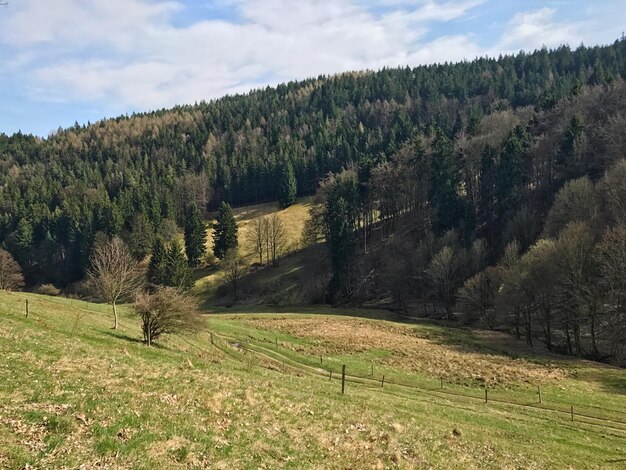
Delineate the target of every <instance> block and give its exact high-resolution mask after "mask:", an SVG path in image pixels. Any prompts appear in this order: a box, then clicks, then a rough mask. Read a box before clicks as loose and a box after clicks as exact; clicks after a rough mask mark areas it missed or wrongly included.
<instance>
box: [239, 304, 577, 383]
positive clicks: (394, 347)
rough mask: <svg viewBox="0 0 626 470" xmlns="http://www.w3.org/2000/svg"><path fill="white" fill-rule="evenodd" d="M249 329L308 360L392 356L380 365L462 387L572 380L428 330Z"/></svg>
mask: <svg viewBox="0 0 626 470" xmlns="http://www.w3.org/2000/svg"><path fill="white" fill-rule="evenodd" d="M243 322H244V323H247V324H248V325H250V326H253V327H255V328H261V329H266V330H275V331H281V332H283V333H287V334H290V335H292V336H294V337H297V338H305V339H308V340H314V344H303V345H285V346H287V347H291V348H292V349H293V350H296V351H298V352H303V353H306V354H312V355H316V354H324V355H337V354H357V353H361V352H365V351H368V350H370V349H376V350H382V351H388V352H389V355H388V356H386V357H384V358H379V359H377V361H378V362H380V363H382V364H385V365H388V366H392V367H397V368H399V369H404V370H408V371H413V372H420V373H423V374H426V375H429V376H435V377H439V376H442V377H444V378H445V379H446V380H448V381H454V382H459V383H467V382H485V383H487V384H488V385H491V386H494V385H498V386H506V385H509V384H514V383H521V382H527V383H546V382H553V381H558V380H560V379H562V378H564V377H566V376H567V375H568V373H567V371H566V370H565V369H563V368H562V367H559V366H558V365H556V364H550V363H548V364H536V363H533V362H529V361H527V360H523V359H513V358H512V357H509V356H505V355H497V354H489V353H486V352H483V351H480V350H477V349H476V348H474V347H472V346H471V345H470V344H466V343H460V342H459V343H458V344H456V343H454V342H452V343H450V342H447V340H446V338H445V337H443V336H442V335H439V334H437V333H436V332H431V331H430V330H427V329H417V328H412V327H409V326H403V325H394V324H391V323H388V322H382V321H371V320H363V319H356V318H328V317H316V318H294V317H289V316H281V317H271V318H267V317H265V318H248V319H245V320H243Z"/></svg>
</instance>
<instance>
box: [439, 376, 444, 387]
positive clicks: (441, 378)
mask: <svg viewBox="0 0 626 470" xmlns="http://www.w3.org/2000/svg"><path fill="white" fill-rule="evenodd" d="M439 378H440V380H441V390H443V377H439Z"/></svg>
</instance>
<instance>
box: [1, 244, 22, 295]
mask: <svg viewBox="0 0 626 470" xmlns="http://www.w3.org/2000/svg"><path fill="white" fill-rule="evenodd" d="M22 287H24V276H23V275H22V269H21V268H20V265H19V264H17V261H15V259H14V258H13V256H11V253H9V252H8V251H6V250H3V249H1V248H0V290H9V291H10V290H18V289H21V288H22Z"/></svg>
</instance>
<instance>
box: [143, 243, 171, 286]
mask: <svg viewBox="0 0 626 470" xmlns="http://www.w3.org/2000/svg"><path fill="white" fill-rule="evenodd" d="M166 258H167V250H166V249H165V245H163V242H162V241H161V239H160V238H157V239H156V240H155V242H154V244H153V246H152V256H151V257H150V263H148V270H147V272H146V277H147V278H148V282H150V283H151V284H157V285H158V284H164V280H165V261H166Z"/></svg>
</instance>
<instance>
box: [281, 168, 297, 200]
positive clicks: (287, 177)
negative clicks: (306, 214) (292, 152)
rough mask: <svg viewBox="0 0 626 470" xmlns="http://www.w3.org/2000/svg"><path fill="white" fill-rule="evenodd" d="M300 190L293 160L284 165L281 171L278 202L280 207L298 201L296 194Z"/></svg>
mask: <svg viewBox="0 0 626 470" xmlns="http://www.w3.org/2000/svg"><path fill="white" fill-rule="evenodd" d="M297 192H298V189H297V182H296V176H295V174H294V172H293V166H292V165H291V162H287V163H286V164H285V165H283V168H282V171H281V173H280V182H279V186H278V202H279V204H280V207H289V206H290V205H292V204H293V203H294V202H296V194H297Z"/></svg>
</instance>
